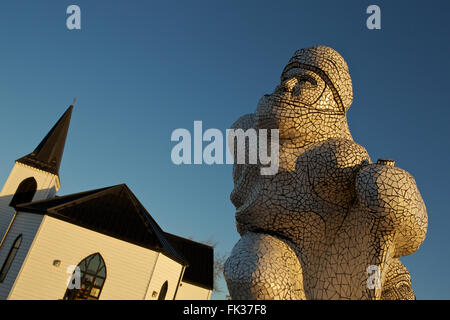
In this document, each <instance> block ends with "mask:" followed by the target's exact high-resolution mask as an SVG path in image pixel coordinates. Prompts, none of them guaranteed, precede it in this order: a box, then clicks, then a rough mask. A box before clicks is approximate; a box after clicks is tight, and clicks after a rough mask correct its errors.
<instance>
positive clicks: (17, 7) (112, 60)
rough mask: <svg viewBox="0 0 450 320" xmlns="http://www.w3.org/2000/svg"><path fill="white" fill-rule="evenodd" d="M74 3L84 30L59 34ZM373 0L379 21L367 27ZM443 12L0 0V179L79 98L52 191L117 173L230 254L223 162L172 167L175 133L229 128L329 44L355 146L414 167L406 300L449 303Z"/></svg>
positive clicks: (426, 4) (441, 4)
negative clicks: (339, 63) (196, 125)
mask: <svg viewBox="0 0 450 320" xmlns="http://www.w3.org/2000/svg"><path fill="white" fill-rule="evenodd" d="M70 4H77V5H79V6H80V8H81V14H82V30H80V31H69V30H67V28H66V22H65V20H66V18H67V15H66V8H67V6H69V5H70ZM371 4H378V5H379V6H380V7H381V18H382V30H379V31H370V30H368V29H367V28H366V24H365V21H366V18H367V16H368V15H367V14H366V13H365V11H366V8H367V6H368V5H371ZM449 13H450V3H449V2H448V1H378V0H377V1H363V0H354V1H339V2H338V1H271V2H265V1H230V0H227V1H210V0H209V1H194V0H193V1H137V0H127V1H125V0H121V1H100V0H96V1H92V0H89V1H87V0H72V1H65V0H57V1H56V0H54V1H48V0H46V1H43V0H41V1H35V0H22V1H13V0H4V1H1V3H0V39H1V44H2V45H1V49H0V108H1V109H0V110H1V114H0V137H2V139H0V148H1V153H0V155H1V156H0V181H2V182H1V183H3V182H4V181H5V180H6V178H7V176H8V174H9V172H10V170H11V168H12V166H13V164H14V160H15V159H17V158H19V157H20V156H23V155H24V154H26V153H29V152H31V151H32V150H33V149H34V148H35V147H36V145H37V144H38V143H39V142H40V140H41V139H42V138H43V137H44V135H45V134H46V133H47V131H48V130H49V129H50V128H51V126H52V125H53V124H54V123H55V121H56V120H57V119H58V117H59V116H60V115H61V114H62V113H63V112H64V110H65V109H66V107H67V106H68V105H69V104H70V103H71V102H72V99H73V98H74V97H75V96H76V97H78V102H77V104H76V106H75V109H74V112H73V116H72V123H71V127H70V131H69V135H68V139H67V144H66V150H65V154H64V157H63V162H62V165H61V171H60V173H61V181H62V188H61V190H60V192H59V194H60V195H62V194H68V193H73V192H79V191H84V190H89V189H94V188H99V187H103V186H109V185H115V184H119V183H126V184H127V185H128V186H129V187H130V188H131V189H132V190H133V192H134V193H135V194H136V195H137V197H138V198H139V199H140V200H141V202H142V203H143V204H144V205H145V207H146V208H147V209H148V211H149V212H150V213H151V214H152V215H153V217H154V218H155V219H156V220H157V221H158V223H159V224H160V225H161V227H162V228H163V229H165V230H166V231H168V232H171V233H175V234H179V235H182V236H185V237H193V238H194V239H195V240H200V241H204V240H207V239H209V238H212V239H214V240H215V241H217V242H218V251H221V252H223V253H228V252H230V251H231V248H232V247H233V245H234V243H235V242H236V241H237V240H238V234H237V232H236V231H235V223H234V209H233V206H232V204H231V203H230V201H229V194H230V192H231V190H232V188H233V183H232V177H231V170H232V168H231V166H229V165H222V166H218V165H215V166H207V165H198V166H194V165H192V166H178V167H177V166H175V165H174V164H172V162H171V160H170V152H171V149H172V147H173V146H174V144H175V143H173V142H171V141H170V135H171V133H172V131H173V130H174V129H176V128H187V129H189V130H192V127H193V121H194V120H202V121H203V127H204V128H218V129H220V130H223V131H224V130H225V129H226V128H228V127H229V126H230V125H231V124H232V123H233V122H234V120H235V119H237V118H238V117H239V116H241V115H243V114H244V113H249V112H253V111H254V110H255V107H256V103H257V102H258V100H259V98H260V97H261V96H262V95H263V94H264V93H268V92H271V91H272V90H273V88H274V86H275V85H276V84H277V82H278V79H279V75H280V72H281V70H282V68H283V67H284V65H285V64H286V62H287V61H288V59H289V58H290V56H291V55H292V53H293V52H294V51H295V50H296V49H299V48H304V47H309V46H312V45H317V44H323V45H329V46H332V47H334V48H335V49H337V50H338V51H339V52H340V53H341V54H342V55H343V56H344V58H345V59H346V60H347V62H348V64H349V67H350V73H351V75H352V78H353V84H354V95H355V99H354V103H353V105H352V107H351V108H350V110H349V113H348V119H349V124H350V129H351V131H352V134H353V136H354V138H355V140H356V141H357V142H358V143H360V144H362V145H363V146H365V147H366V148H367V150H368V151H369V154H370V155H371V157H372V160H375V161H376V159H378V158H383V157H384V158H392V159H395V160H396V162H397V165H398V166H399V167H401V168H403V169H405V170H407V171H409V172H410V173H412V174H413V175H414V177H415V178H416V181H417V184H418V186H419V189H420V191H421V193H422V196H423V198H424V200H425V203H426V205H427V209H428V215H429V229H428V236H427V239H426V240H425V242H424V244H423V245H422V247H421V248H420V249H419V251H418V252H417V253H415V254H413V255H411V256H408V257H405V258H404V259H403V261H404V262H405V264H406V266H407V267H408V269H409V271H410V273H411V275H412V278H413V286H414V289H415V291H416V294H417V297H418V298H419V299H435V298H446V299H448V298H450V293H449V289H450V275H449V271H448V270H449V268H448V266H449V265H450V250H449V248H448V245H449V244H450V232H449V227H450V215H449V209H448V207H449V205H448V199H449V190H450V188H449V184H450V170H449V168H448V159H449V157H450V151H449V138H450V125H449V119H450V106H449V101H450V94H449V92H450V90H449V88H448V85H449V81H448V74H449V71H450V70H449V69H450V63H449V53H450V50H449V46H450V43H449V31H450V27H449V24H448V16H449ZM214 297H215V298H223V297H224V295H223V294H221V295H215V296H214Z"/></svg>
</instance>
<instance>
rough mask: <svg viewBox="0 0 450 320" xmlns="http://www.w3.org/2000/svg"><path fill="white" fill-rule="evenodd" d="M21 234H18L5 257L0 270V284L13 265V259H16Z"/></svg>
mask: <svg viewBox="0 0 450 320" xmlns="http://www.w3.org/2000/svg"><path fill="white" fill-rule="evenodd" d="M22 238H23V237H22V234H19V235H18V236H17V237H16V239H15V240H14V242H13V244H12V246H11V248H10V249H9V252H8V255H7V256H6V259H5V261H4V262H3V265H2V268H1V269H0V283H3V281H5V279H6V277H7V276H8V273H9V270H10V269H11V266H12V265H13V263H14V259H15V258H16V255H17V252H18V251H19V249H20V246H21V245H22Z"/></svg>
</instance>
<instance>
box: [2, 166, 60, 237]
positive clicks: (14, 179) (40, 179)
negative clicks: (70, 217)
mask: <svg viewBox="0 0 450 320" xmlns="http://www.w3.org/2000/svg"><path fill="white" fill-rule="evenodd" d="M29 177H34V178H35V180H36V182H37V191H36V194H35V195H34V197H33V201H37V200H44V199H48V198H51V197H53V196H54V195H55V194H56V191H57V189H58V188H59V181H58V177H57V176H55V175H54V174H51V173H48V172H45V171H41V170H38V169H35V168H33V167H30V166H27V165H24V164H22V163H19V162H16V163H15V165H14V167H13V169H12V170H11V173H10V175H9V177H8V179H7V180H6V183H5V185H4V186H3V189H2V191H1V192H0V236H3V234H4V233H5V231H6V229H7V228H8V225H9V223H10V221H11V218H12V217H13V215H14V209H13V208H11V207H10V206H9V204H10V202H11V200H12V197H13V196H14V194H15V193H16V190H17V187H18V186H19V184H20V183H21V182H22V181H23V180H25V179H26V178H29Z"/></svg>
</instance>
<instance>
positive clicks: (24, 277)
mask: <svg viewBox="0 0 450 320" xmlns="http://www.w3.org/2000/svg"><path fill="white" fill-rule="evenodd" d="M21 214H22V213H21ZM96 252H99V253H100V254H101V255H102V257H103V259H104V261H105V264H106V268H107V277H106V281H105V284H104V287H103V290H102V292H101V294H100V299H110V300H114V299H143V298H144V297H145V295H146V292H147V288H148V286H149V282H150V277H151V275H152V274H153V269H154V267H155V263H156V260H157V257H158V255H159V254H158V253H157V252H154V251H151V250H149V249H146V248H143V247H140V246H136V245H133V244H130V243H128V242H125V241H121V240H118V239H115V238H112V237H109V236H106V235H103V234H101V233H98V232H95V231H91V230H88V229H84V228H81V227H79V226H76V225H73V224H70V223H67V222H64V221H61V220H58V219H55V218H52V217H49V216H45V218H44V220H43V222H42V226H41V228H40V231H39V234H38V236H37V237H36V241H35V243H34V244H33V247H32V248H31V250H30V253H29V256H28V257H27V261H26V264H25V265H24V267H23V269H22V270H21V273H20V275H19V278H18V280H17V282H16V284H15V285H14V288H13V290H12V292H11V294H10V296H9V298H10V299H51V300H55V299H62V298H63V296H64V294H65V291H66V287H67V281H68V279H69V278H70V276H71V273H67V268H68V267H69V266H70V265H77V264H78V263H79V262H80V261H81V260H83V259H84V258H86V257H87V256H89V255H91V254H93V253H96ZM160 256H162V255H160ZM54 260H60V266H59V267H57V266H54V265H53V262H54ZM155 274H156V275H157V274H158V272H156V273H155ZM156 278H158V276H156Z"/></svg>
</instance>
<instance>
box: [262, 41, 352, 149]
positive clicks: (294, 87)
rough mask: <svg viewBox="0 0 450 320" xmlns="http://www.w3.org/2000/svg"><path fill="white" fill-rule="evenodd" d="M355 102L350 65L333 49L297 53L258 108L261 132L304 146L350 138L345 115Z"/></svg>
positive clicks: (316, 48)
mask: <svg viewBox="0 0 450 320" xmlns="http://www.w3.org/2000/svg"><path fill="white" fill-rule="evenodd" d="M352 101H353V91H352V81H351V78H350V74H349V71H348V67H347V63H346V62H345V60H344V59H343V58H342V56H341V55H340V54H339V53H337V52H336V51H335V50H334V49H332V48H330V47H325V46H317V47H312V48H307V49H301V50H297V51H296V52H295V54H294V55H293V56H292V58H291V59H290V60H289V63H288V64H287V65H286V67H285V68H284V70H283V72H282V74H281V79H280V85H278V86H277V87H276V88H275V90H274V92H273V93H272V94H269V95H265V96H264V97H263V98H262V99H261V100H260V102H259V104H258V109H257V112H256V121H257V126H258V127H259V128H267V129H279V134H280V139H281V140H296V143H298V140H303V141H304V142H305V144H308V143H311V142H315V141H317V140H318V139H319V140H322V139H327V138H330V137H343V138H350V139H351V135H350V132H349V130H348V126H347V119H346V112H347V110H348V109H349V108H350V105H351V103H352Z"/></svg>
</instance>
